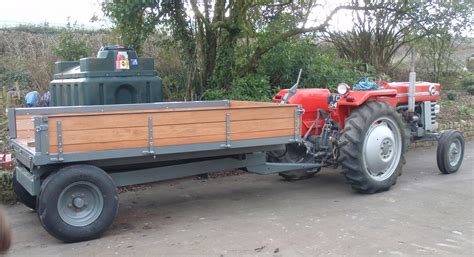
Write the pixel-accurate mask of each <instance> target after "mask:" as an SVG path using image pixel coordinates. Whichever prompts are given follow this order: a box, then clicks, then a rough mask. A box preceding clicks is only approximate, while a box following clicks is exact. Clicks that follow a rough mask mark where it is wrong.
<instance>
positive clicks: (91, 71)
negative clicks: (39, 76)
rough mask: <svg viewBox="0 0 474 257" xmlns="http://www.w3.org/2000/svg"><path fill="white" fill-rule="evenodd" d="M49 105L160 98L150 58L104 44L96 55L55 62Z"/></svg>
mask: <svg viewBox="0 0 474 257" xmlns="http://www.w3.org/2000/svg"><path fill="white" fill-rule="evenodd" d="M49 90H50V93H51V102H50V105H51V106H72V105H103V104H131V103H152V102H161V101H163V93H162V84H161V79H160V78H159V77H158V76H157V74H156V71H155V69H154V61H153V59H152V58H138V56H137V53H136V52H135V51H134V50H133V49H131V48H128V47H121V46H104V47H102V48H101V49H100V50H99V52H98V53H97V58H94V57H88V58H82V59H81V60H80V61H66V62H56V67H55V74H54V80H53V81H51V82H50V88H49Z"/></svg>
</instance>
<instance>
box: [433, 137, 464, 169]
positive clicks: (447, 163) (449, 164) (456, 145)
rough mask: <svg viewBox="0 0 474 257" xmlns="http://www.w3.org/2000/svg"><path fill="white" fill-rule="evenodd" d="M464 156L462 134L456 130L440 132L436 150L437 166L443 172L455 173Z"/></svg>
mask: <svg viewBox="0 0 474 257" xmlns="http://www.w3.org/2000/svg"><path fill="white" fill-rule="evenodd" d="M463 158H464V136H463V135H462V133H461V132H459V131H457V130H453V129H451V130H447V131H444V132H443V133H441V136H440V138H439V141H438V148H437V151H436V161H437V163H438V168H439V170H440V171H441V173H443V174H451V173H455V172H457V171H458V170H459V168H460V167H461V164H462V160H463Z"/></svg>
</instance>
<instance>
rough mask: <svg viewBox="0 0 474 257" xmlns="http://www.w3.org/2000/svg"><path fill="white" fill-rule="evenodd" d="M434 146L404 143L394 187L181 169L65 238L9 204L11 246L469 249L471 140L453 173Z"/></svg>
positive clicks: (67, 250)
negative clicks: (367, 191)
mask: <svg viewBox="0 0 474 257" xmlns="http://www.w3.org/2000/svg"><path fill="white" fill-rule="evenodd" d="M435 153H436V148H434V147H433V148H421V149H420V148H417V149H416V151H415V150H411V151H410V152H408V153H407V164H406V166H405V167H404V174H403V176H401V177H400V178H399V180H398V183H397V185H396V186H394V187H393V188H392V190H390V191H388V192H384V193H379V194H375V195H360V194H356V193H354V192H352V191H351V189H350V187H349V186H348V185H346V184H345V182H344V179H343V177H342V176H341V175H340V174H339V172H338V171H336V172H335V171H333V170H323V171H322V172H321V173H320V174H319V175H317V176H316V177H315V178H313V179H309V180H305V181H298V182H291V183H290V182H284V181H281V180H280V179H279V177H278V176H277V175H270V176H258V175H252V174H244V175H241V176H228V177H217V178H214V179H209V180H206V181H200V180H192V179H182V180H175V181H168V182H162V183H156V184H153V185H152V186H151V187H146V190H137V191H132V192H126V193H122V194H121V195H120V210H119V214H118V217H117V219H116V221H115V223H114V224H113V226H112V228H111V229H109V230H108V231H107V233H106V234H105V235H104V236H103V237H102V238H101V239H98V240H93V241H89V242H81V243H75V244H63V243H61V242H59V241H58V240H56V239H54V238H53V237H51V236H50V235H49V234H48V233H47V232H46V231H44V230H43V228H42V227H41V225H40V224H39V221H38V219H37V217H36V214H35V213H34V212H32V211H30V210H28V209H27V208H26V207H24V206H22V205H15V206H10V207H6V211H7V213H8V214H9V216H10V221H11V223H12V227H13V232H14V234H13V239H14V241H13V248H12V249H11V250H10V252H9V254H10V255H11V256H114V255H122V256H190V255H193V256H317V255H324V256H340V255H346V256H392V255H393V256H397V255H405V256H420V255H426V256H458V255H460V256H473V255H474V250H473V249H474V224H473V215H474V184H473V182H474V169H473V168H472V167H473V166H474V142H473V141H471V142H467V144H466V155H465V159H464V163H463V166H462V168H461V170H460V171H459V172H458V173H457V174H452V175H441V174H439V172H438V171H437V167H436V160H435Z"/></svg>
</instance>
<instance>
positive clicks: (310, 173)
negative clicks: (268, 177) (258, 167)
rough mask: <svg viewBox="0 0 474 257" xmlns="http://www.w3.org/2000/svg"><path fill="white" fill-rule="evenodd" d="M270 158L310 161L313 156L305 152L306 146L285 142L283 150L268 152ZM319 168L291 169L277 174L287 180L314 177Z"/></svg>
mask: <svg viewBox="0 0 474 257" xmlns="http://www.w3.org/2000/svg"><path fill="white" fill-rule="evenodd" d="M269 157H270V159H271V160H272V161H274V162H281V163H305V162H308V163H312V162H314V160H313V157H312V156H310V155H307V154H306V147H305V146H303V145H299V144H287V145H286V149H285V150H284V151H272V152H270V156H269ZM320 170H321V168H317V169H312V170H293V171H286V172H280V173H278V175H279V176H280V177H282V178H283V179H285V180H287V181H296V180H301V179H308V178H312V177H314V175H316V173H318V172H319V171H320Z"/></svg>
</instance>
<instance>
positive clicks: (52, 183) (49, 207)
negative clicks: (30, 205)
mask: <svg viewBox="0 0 474 257" xmlns="http://www.w3.org/2000/svg"><path fill="white" fill-rule="evenodd" d="M37 207H38V209H37V213H38V216H39V219H40V221H41V224H42V225H43V227H44V228H45V229H46V231H48V233H50V234H51V235H52V236H54V237H56V238H57V239H59V240H61V241H64V242H78V241H85V240H91V239H95V238H98V237H100V236H101V234H102V233H103V232H104V231H105V230H106V229H107V228H108V227H109V226H110V225H111V224H112V222H113V220H114V218H115V216H116V215H117V210H118V192H117V187H116V186H115V183H114V181H113V180H112V178H111V177H110V176H109V175H108V174H107V173H106V172H105V171H103V170H102V169H100V168H98V167H95V166H91V165H72V166H68V167H65V168H62V169H60V170H59V171H58V172H56V173H55V174H52V175H50V176H48V177H47V178H46V180H45V182H44V183H43V184H42V185H41V191H40V194H39V196H38V202H37Z"/></svg>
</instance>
